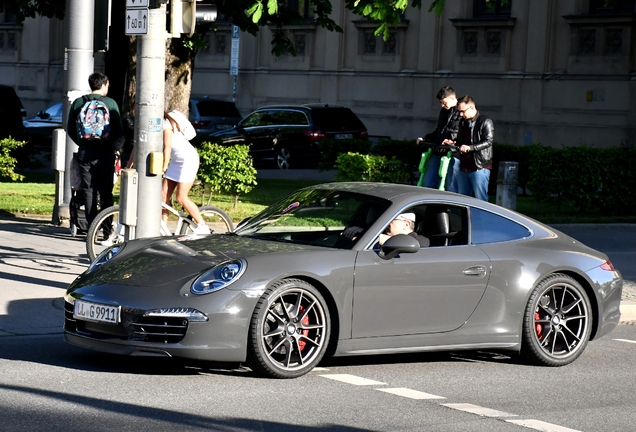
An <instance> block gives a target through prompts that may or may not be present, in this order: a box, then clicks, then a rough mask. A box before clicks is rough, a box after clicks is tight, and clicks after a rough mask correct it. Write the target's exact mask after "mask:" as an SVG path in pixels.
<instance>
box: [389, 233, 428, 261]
mask: <svg viewBox="0 0 636 432" xmlns="http://www.w3.org/2000/svg"><path fill="white" fill-rule="evenodd" d="M419 250H420V242H418V241H417V239H416V238H414V237H411V236H409V235H406V234H398V235H395V236H393V237H391V238H390V239H388V240H387V241H385V242H384V244H383V245H382V247H381V248H380V258H382V259H385V260H390V259H392V258H394V257H395V256H397V255H399V254H401V253H415V252H417V251H419Z"/></svg>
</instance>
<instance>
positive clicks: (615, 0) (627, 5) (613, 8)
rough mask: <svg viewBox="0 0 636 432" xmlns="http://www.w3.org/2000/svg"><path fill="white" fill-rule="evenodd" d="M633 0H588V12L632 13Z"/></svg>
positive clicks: (633, 8)
mask: <svg viewBox="0 0 636 432" xmlns="http://www.w3.org/2000/svg"><path fill="white" fill-rule="evenodd" d="M635 11H636V1H635V0H590V13H591V14H603V13H634V12H635Z"/></svg>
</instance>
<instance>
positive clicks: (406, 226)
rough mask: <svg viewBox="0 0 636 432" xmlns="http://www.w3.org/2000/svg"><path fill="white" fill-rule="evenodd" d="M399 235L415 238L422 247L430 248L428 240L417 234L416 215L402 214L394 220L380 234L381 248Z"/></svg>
mask: <svg viewBox="0 0 636 432" xmlns="http://www.w3.org/2000/svg"><path fill="white" fill-rule="evenodd" d="M397 234H405V235H410V236H411V237H414V238H415V239H416V240H417V241H418V242H419V243H420V247H428V246H429V245H430V242H429V240H428V238H426V237H424V236H422V235H419V234H417V233H416V232H415V213H402V214H400V215H398V216H397V217H396V218H395V219H393V220H392V221H391V223H390V224H389V226H388V227H387V228H386V230H384V232H383V233H382V234H380V238H379V243H380V246H382V245H383V244H384V242H385V241H387V240H388V239H389V238H391V237H393V236H394V235H397Z"/></svg>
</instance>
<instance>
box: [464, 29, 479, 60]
mask: <svg viewBox="0 0 636 432" xmlns="http://www.w3.org/2000/svg"><path fill="white" fill-rule="evenodd" d="M478 41H479V37H478V33H477V32H476V31H465V32H464V54H465V55H468V56H476V55H477V48H478V45H479V44H478Z"/></svg>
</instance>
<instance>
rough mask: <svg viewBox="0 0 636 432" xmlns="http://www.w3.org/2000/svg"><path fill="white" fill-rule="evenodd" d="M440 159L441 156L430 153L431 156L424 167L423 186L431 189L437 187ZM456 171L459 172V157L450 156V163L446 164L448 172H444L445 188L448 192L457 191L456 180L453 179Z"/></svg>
mask: <svg viewBox="0 0 636 432" xmlns="http://www.w3.org/2000/svg"><path fill="white" fill-rule="evenodd" d="M440 161H441V158H440V157H439V156H437V155H431V158H430V159H429V160H428V166H427V167H426V174H424V187H428V188H433V189H437V188H438V187H439V181H440V177H439V164H440ZM457 172H459V159H457V158H451V160H450V164H449V165H448V173H446V184H445V186H444V187H445V190H447V191H449V192H457V182H456V181H455V177H457Z"/></svg>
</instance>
